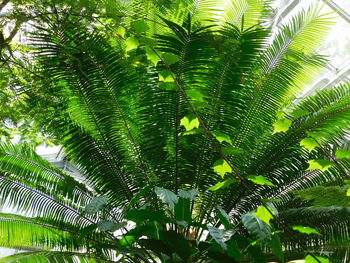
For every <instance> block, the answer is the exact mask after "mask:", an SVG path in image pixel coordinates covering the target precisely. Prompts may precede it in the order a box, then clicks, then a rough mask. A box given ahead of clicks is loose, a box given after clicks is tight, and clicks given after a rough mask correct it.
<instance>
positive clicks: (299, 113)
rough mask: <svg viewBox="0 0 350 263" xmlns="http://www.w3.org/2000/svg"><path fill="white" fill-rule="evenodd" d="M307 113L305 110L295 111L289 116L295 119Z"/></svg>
mask: <svg viewBox="0 0 350 263" xmlns="http://www.w3.org/2000/svg"><path fill="white" fill-rule="evenodd" d="M309 113H310V112H308V111H307V110H301V109H295V110H293V111H292V112H291V113H290V115H292V116H293V117H295V118H300V117H303V116H306V115H308V114H309Z"/></svg>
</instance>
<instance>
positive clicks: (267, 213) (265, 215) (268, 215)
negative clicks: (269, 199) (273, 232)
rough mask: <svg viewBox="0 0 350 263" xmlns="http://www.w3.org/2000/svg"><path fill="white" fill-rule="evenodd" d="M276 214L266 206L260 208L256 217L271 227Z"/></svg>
mask: <svg viewBox="0 0 350 263" xmlns="http://www.w3.org/2000/svg"><path fill="white" fill-rule="evenodd" d="M274 214H275V212H274V211H273V210H272V209H271V208H270V207H269V209H268V208H266V207H265V206H259V207H258V208H257V209H256V212H255V213H254V215H256V216H257V217H258V218H259V219H260V220H262V221H264V222H265V223H266V224H268V225H270V220H271V219H273V215H274Z"/></svg>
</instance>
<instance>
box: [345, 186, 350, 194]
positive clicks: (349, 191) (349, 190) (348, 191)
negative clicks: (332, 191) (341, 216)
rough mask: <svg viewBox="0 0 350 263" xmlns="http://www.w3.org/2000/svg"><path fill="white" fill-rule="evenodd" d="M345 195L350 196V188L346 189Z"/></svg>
mask: <svg viewBox="0 0 350 263" xmlns="http://www.w3.org/2000/svg"><path fill="white" fill-rule="evenodd" d="M346 196H350V188H349V189H348V190H347V191H346Z"/></svg>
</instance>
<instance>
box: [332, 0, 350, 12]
mask: <svg viewBox="0 0 350 263" xmlns="http://www.w3.org/2000/svg"><path fill="white" fill-rule="evenodd" d="M333 2H334V3H336V4H337V5H338V6H339V7H340V8H341V9H343V10H344V11H345V12H347V13H348V14H350V1H349V0H333Z"/></svg>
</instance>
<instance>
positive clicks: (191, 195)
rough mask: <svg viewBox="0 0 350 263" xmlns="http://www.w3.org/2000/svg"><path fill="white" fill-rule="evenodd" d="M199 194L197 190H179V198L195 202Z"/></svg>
mask: <svg viewBox="0 0 350 263" xmlns="http://www.w3.org/2000/svg"><path fill="white" fill-rule="evenodd" d="M198 194H199V191H198V189H191V190H188V191H184V190H181V189H180V190H179V196H180V197H183V198H187V199H190V200H195V199H196V196H197V195H198Z"/></svg>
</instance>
